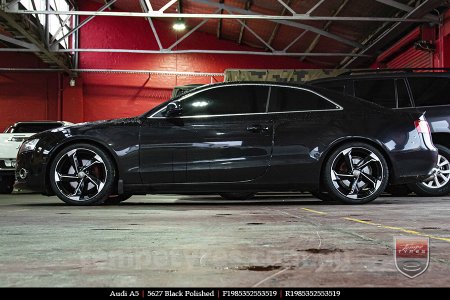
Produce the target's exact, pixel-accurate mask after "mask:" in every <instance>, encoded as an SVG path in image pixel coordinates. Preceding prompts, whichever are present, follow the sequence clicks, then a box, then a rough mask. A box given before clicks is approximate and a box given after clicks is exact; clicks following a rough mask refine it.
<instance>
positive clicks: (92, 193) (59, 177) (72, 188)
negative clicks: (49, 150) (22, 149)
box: [50, 144, 116, 205]
mask: <svg viewBox="0 0 450 300" xmlns="http://www.w3.org/2000/svg"><path fill="white" fill-rule="evenodd" d="M115 177H116V171H115V168H114V164H113V162H112V160H111V158H110V157H109V156H108V154H106V153H105V152H104V151H103V150H102V149H100V148H98V147H96V146H93V145H89V144H74V145H71V146H69V147H67V148H65V149H63V150H62V151H61V152H59V153H58V154H57V155H56V157H55V159H54V160H53V162H52V164H51V167H50V185H51V187H52V189H53V191H54V192H55V194H56V196H58V198H59V199H61V200H62V201H64V202H66V203H67V204H70V205H95V204H101V203H103V202H104V201H105V200H106V199H107V198H108V197H109V196H110V195H111V193H112V191H113V186H114V182H115Z"/></svg>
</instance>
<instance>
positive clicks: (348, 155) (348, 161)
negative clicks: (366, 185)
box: [342, 148, 354, 172]
mask: <svg viewBox="0 0 450 300" xmlns="http://www.w3.org/2000/svg"><path fill="white" fill-rule="evenodd" d="M342 154H343V155H344V159H345V164H346V165H347V168H348V170H349V171H351V172H353V169H354V168H353V157H352V149H351V148H350V149H348V151H347V153H342Z"/></svg>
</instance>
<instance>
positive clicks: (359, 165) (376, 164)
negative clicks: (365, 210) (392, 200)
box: [322, 142, 389, 204]
mask: <svg viewBox="0 0 450 300" xmlns="http://www.w3.org/2000/svg"><path fill="white" fill-rule="evenodd" d="M322 176H323V182H324V185H325V188H326V190H327V192H328V195H329V196H330V197H331V198H332V199H335V200H339V201H341V202H344V203H346V204H363V203H367V202H370V201H373V200H375V199H376V198H377V197H378V196H379V195H380V194H381V193H382V192H383V191H384V189H385V188H386V185H387V183H388V177H389V170H388V165H387V163H386V160H385V158H384V156H383V155H382V154H381V153H380V151H378V150H377V149H376V148H375V147H373V146H371V145H368V144H365V143H357V142H355V143H349V144H346V145H343V146H341V147H339V148H337V149H336V150H334V151H333V152H332V153H331V155H330V156H329V157H328V159H327V161H326V162H325V166H324V168H323V172H322Z"/></svg>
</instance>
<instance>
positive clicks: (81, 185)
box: [72, 179, 84, 198]
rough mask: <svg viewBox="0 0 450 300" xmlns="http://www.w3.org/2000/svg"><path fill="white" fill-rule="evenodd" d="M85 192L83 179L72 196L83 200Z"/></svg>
mask: <svg viewBox="0 0 450 300" xmlns="http://www.w3.org/2000/svg"><path fill="white" fill-rule="evenodd" d="M83 190H84V179H81V180H80V182H79V183H78V185H77V187H76V189H75V191H74V192H73V194H72V196H79V198H81V196H82V193H83Z"/></svg>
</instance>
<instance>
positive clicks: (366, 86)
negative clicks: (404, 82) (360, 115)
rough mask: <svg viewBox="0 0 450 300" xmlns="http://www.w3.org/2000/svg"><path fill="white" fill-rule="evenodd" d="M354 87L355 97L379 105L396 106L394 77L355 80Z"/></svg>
mask: <svg viewBox="0 0 450 300" xmlns="http://www.w3.org/2000/svg"><path fill="white" fill-rule="evenodd" d="M354 87H355V96H356V97H359V98H362V99H365V100H367V101H370V102H374V103H376V104H378V105H381V106H385V107H390V108H395V107H396V103H395V102H396V101H395V86H394V79H383V80H358V81H356V80H355V82H354Z"/></svg>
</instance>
